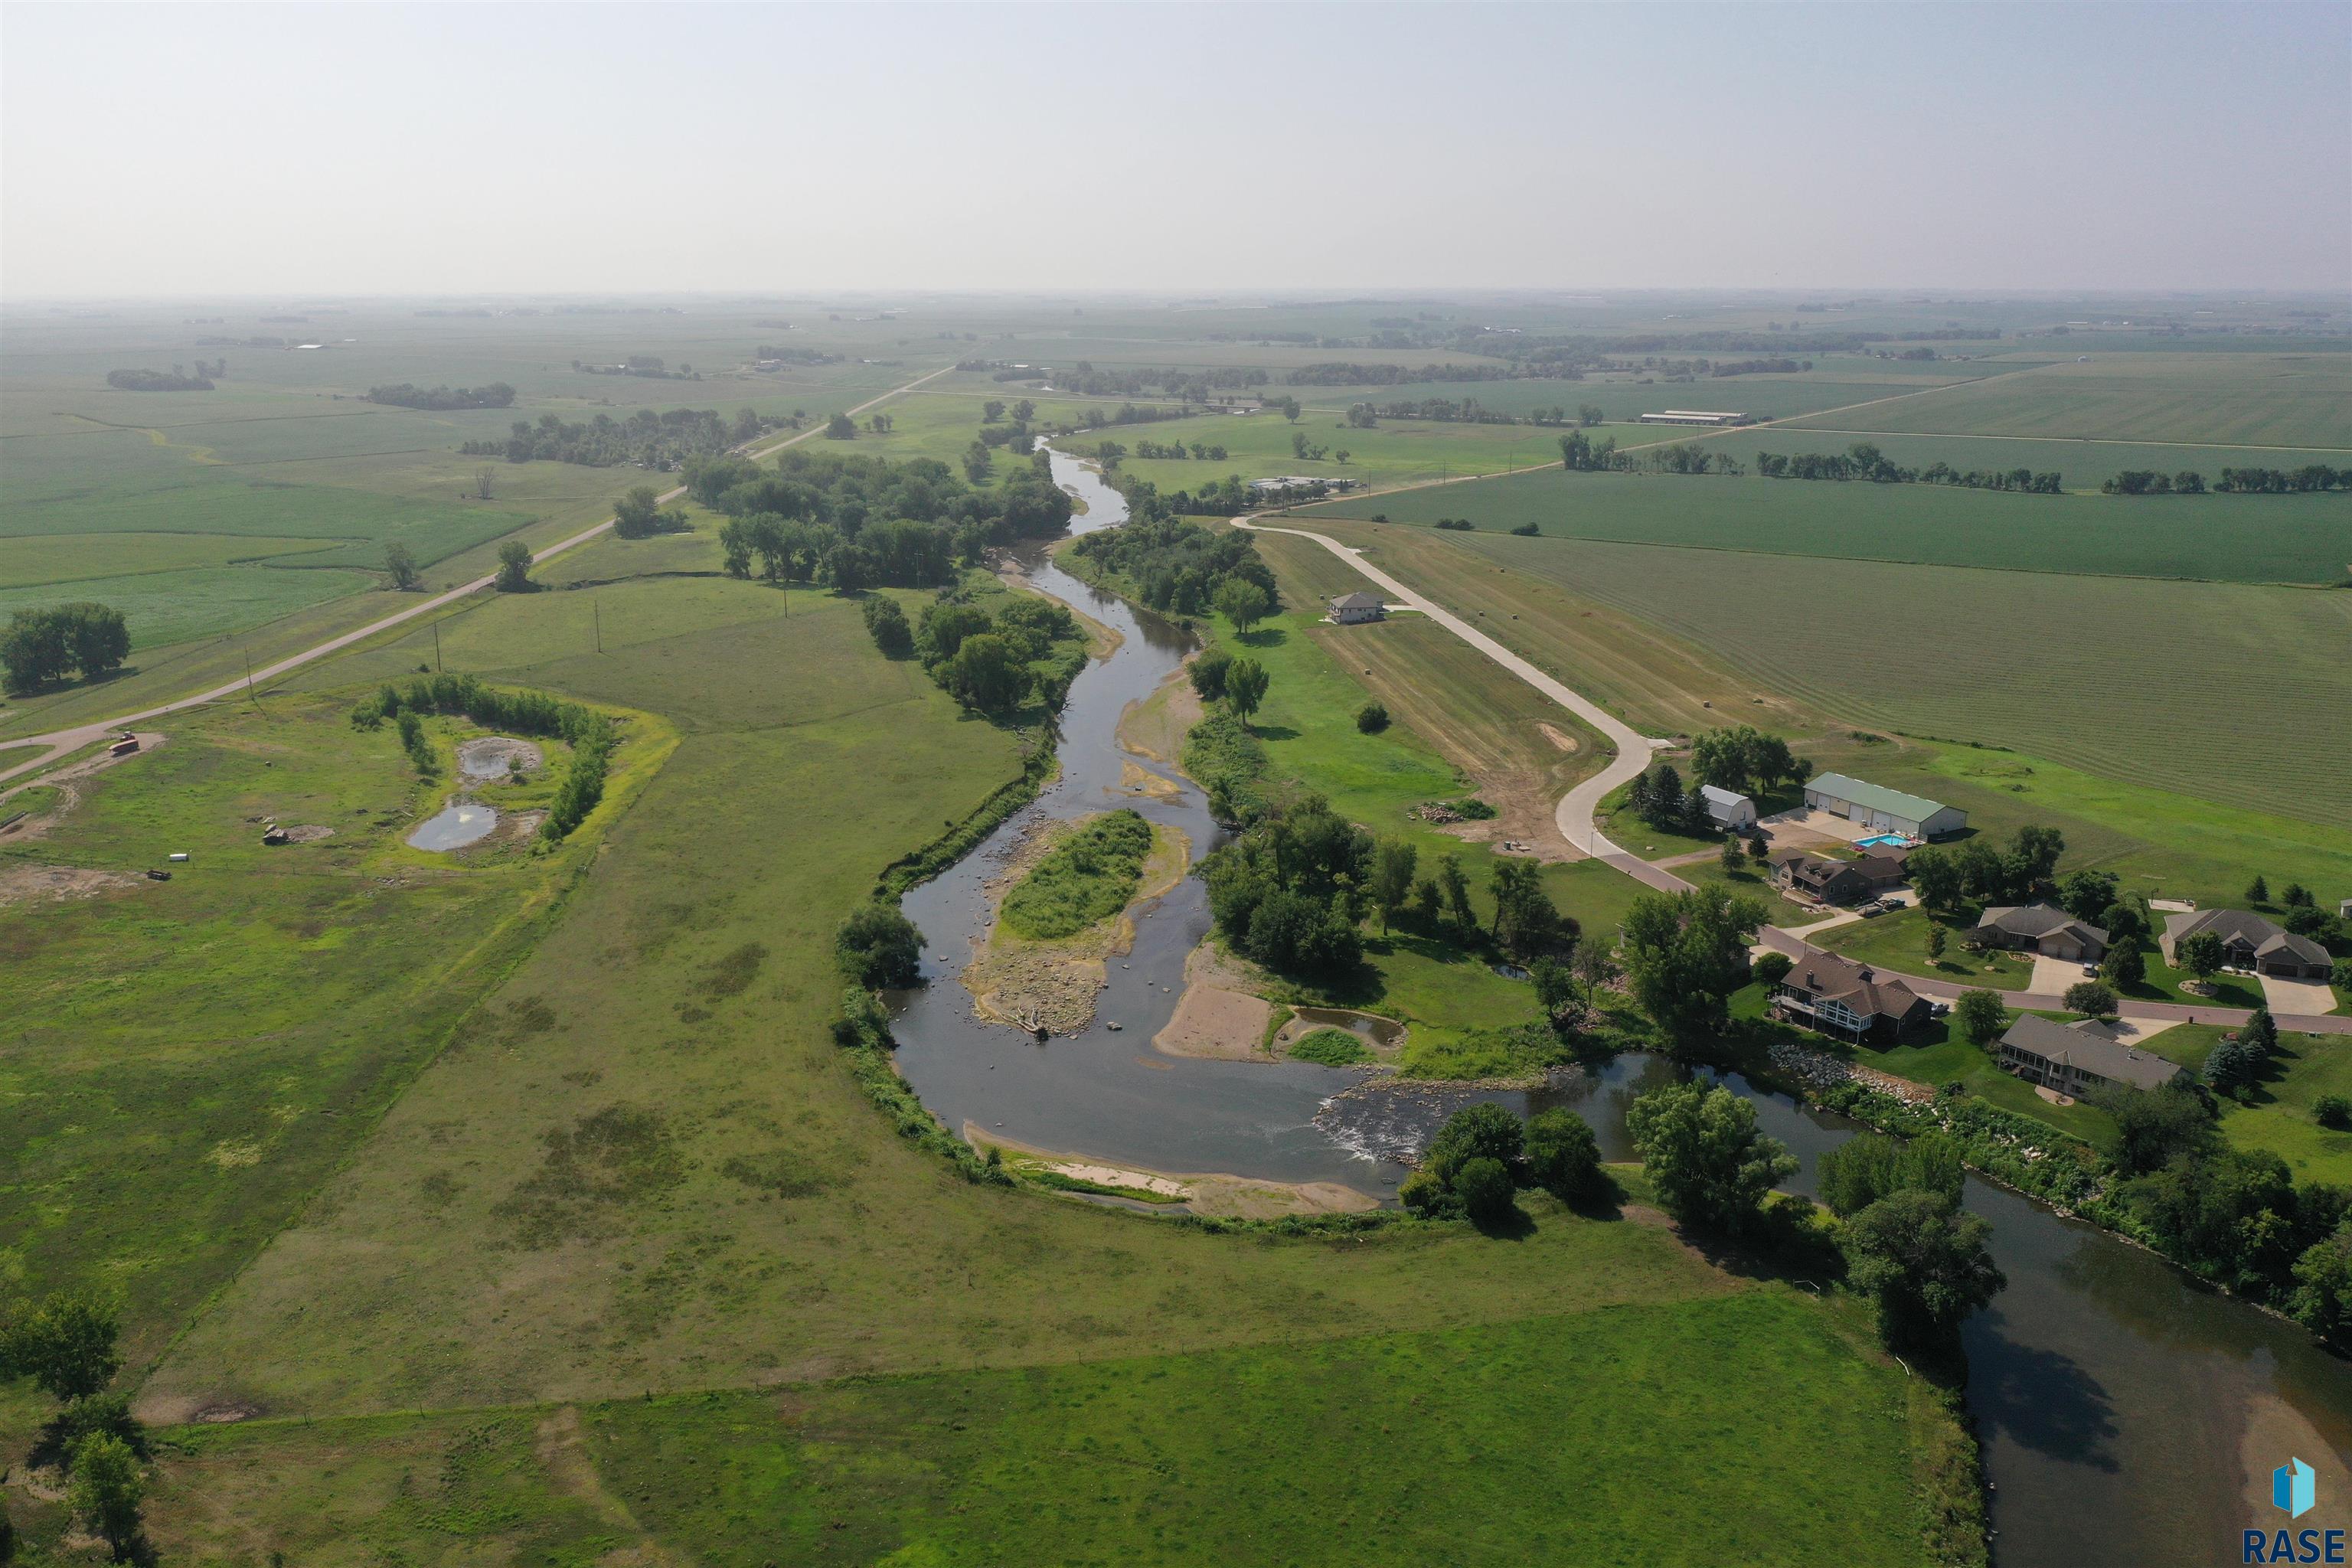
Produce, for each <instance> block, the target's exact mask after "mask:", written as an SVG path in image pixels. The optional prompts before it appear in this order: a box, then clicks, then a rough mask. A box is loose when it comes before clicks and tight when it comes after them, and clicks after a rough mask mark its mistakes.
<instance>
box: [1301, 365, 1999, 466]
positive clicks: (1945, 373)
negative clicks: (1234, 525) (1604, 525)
mask: <svg viewBox="0 0 2352 1568" xmlns="http://www.w3.org/2000/svg"><path fill="white" fill-rule="evenodd" d="M1381 357H1382V358H1385V357H1387V356H1385V355H1382V356H1381ZM1727 357H1729V356H1727ZM1804 357H1814V359H1815V366H1816V368H1814V369H1813V370H1811V371H1804V372H1800V373H1798V374H1793V375H1726V376H1708V377H1703V378H1701V379H1698V380H1696V381H1668V380H1665V379H1664V378H1663V377H1651V378H1649V379H1646V380H1645V379H1643V378H1641V377H1638V376H1603V375H1590V376H1587V377H1586V378H1585V379H1584V380H1582V381H1563V380H1549V379H1545V378H1540V377H1528V378H1517V379H1513V380H1509V381H1409V382H1402V383H1400V384H1396V385H1393V386H1276V387H1268V388H1267V389H1266V390H1267V391H1268V392H1272V393H1280V392H1288V393H1289V394H1290V395H1292V396H1294V397H1297V399H1298V401H1299V402H1301V403H1303V404H1306V405H1308V406H1309V407H1312V408H1315V409H1318V410H1321V409H1327V408H1328V409H1333V410H1337V411H1339V412H1342V413H1344V412H1345V411H1346V410H1347V408H1348V407H1349V405H1351V404H1356V403H1370V404H1373V405H1384V404H1389V403H1396V402H1403V401H1418V400H1420V399H1423V398H1431V397H1444V398H1450V399H1452V400H1453V401H1454V402H1456V403H1460V402H1465V401H1466V400H1468V399H1471V398H1475V399H1477V401H1478V402H1480V403H1482V404H1484V405H1486V406H1487V407H1488V408H1492V409H1495V410H1496V411H1497V412H1498V413H1503V414H1511V415H1525V414H1526V413H1527V412H1528V410H1529V409H1532V408H1554V407H1561V406H1565V407H1567V408H1570V409H1574V408H1576V407H1577V406H1579V405H1581V404H1586V403H1591V404H1596V405H1599V406H1600V408H1601V412H1602V414H1603V415H1605V416H1607V417H1608V419H1609V420H1610V421H1612V423H1632V422H1633V420H1634V419H1636V418H1637V417H1638V416H1641V415H1643V414H1657V413H1662V412H1664V410H1666V409H1669V408H1709V409H1716V408H1720V409H1731V410H1736V411H1738V412H1740V413H1746V414H1753V415H1755V416H1758V417H1759V418H1763V419H1795V418H1800V417H1802V416H1808V415H1813V414H1818V413H1821V412H1822V410H1825V409H1831V408H1846V407H1851V406H1853V405H1857V404H1871V405H1875V404H1877V403H1879V402H1881V401H1882V400H1884V399H1887V398H1894V397H1906V396H1908V395H1910V394H1913V393H1917V392H1925V391H1927V390H1929V389H1931V388H1938V387H1943V386H1949V385H1957V384H1959V383H1961V382H1963V381H1974V380H1978V379H1980V378H1982V377H1986V376H1992V375H2000V374H2008V373H2010V372H2011V371H2014V370H2018V369H2025V368H2031V367H2032V366H2033V365H2035V364H2038V363H2045V362H2043V361H2041V360H2029V361H2025V362H2023V363H2018V364H2011V363H2001V362H1999V361H1994V362H1990V363H1988V362H1977V363H1969V364H1965V365H1963V364H1955V363H1937V364H1934V365H1923V366H1920V367H1919V371H1918V373H1915V374H1902V373H1901V371H1900V370H1898V369H1897V368H1896V367H1895V366H1892V365H1887V364H1885V362H1881V361H1875V360H1860V359H1844V358H1840V357H1837V356H1804ZM1939 373H1940V374H1939ZM1938 395H1942V394H1941V393H1940V392H1939V393H1938ZM1636 428H1638V429H1641V430H1643V431H1649V430H1652V429H1654V428H1655V427H1654V426H1646V425H1644V426H1636ZM1661 433H1662V434H1665V435H1669V436H1671V435H1674V434H1675V433H1676V432H1675V430H1674V429H1672V428H1671V427H1669V428H1667V429H1665V430H1664V431H1663V432H1661ZM1621 444H1622V437H1621Z"/></svg>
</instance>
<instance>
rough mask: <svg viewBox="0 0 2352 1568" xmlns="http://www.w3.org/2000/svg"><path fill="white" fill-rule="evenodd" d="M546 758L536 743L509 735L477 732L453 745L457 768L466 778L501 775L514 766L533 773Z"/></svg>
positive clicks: (544, 762) (507, 773) (494, 777)
mask: <svg viewBox="0 0 2352 1568" xmlns="http://www.w3.org/2000/svg"><path fill="white" fill-rule="evenodd" d="M546 762H547V757H546V754H545V753H544V752H541V751H540V749H539V748H538V747H537V746H534V745H532V744H531V743H530V742H529V741H518V740H516V739H515V738H514V737H513V736H511V735H478V736H476V737H475V738H474V739H473V740H470V741H467V742H465V743H464V744H463V745H460V746H459V747H458V748H457V771H458V772H459V773H462V774H464V775H465V776H466V777H467V778H469V779H502V778H506V777H508V776H509V774H511V773H513V772H514V771H515V769H516V768H517V767H520V768H521V769H522V771H523V772H524V773H534V772H536V771H538V770H539V769H540V768H541V767H542V766H544V765H545V764H546Z"/></svg>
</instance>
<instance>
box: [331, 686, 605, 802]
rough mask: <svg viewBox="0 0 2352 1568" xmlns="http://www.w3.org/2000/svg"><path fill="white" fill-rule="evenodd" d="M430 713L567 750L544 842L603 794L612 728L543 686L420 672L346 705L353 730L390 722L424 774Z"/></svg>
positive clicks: (428, 763) (431, 763)
mask: <svg viewBox="0 0 2352 1568" xmlns="http://www.w3.org/2000/svg"><path fill="white" fill-rule="evenodd" d="M430 713H441V714H450V715H455V716H457V717H462V718H466V719H469V720H471V721H473V722H475V723H476V724H478V725H480V726H481V727H482V728H483V729H485V730H506V731H513V732H514V733H517V734H522V735H545V736H552V737H555V738H557V739H560V740H562V742H564V743H565V744H566V745H568V746H570V747H571V748H572V765H571V766H570V767H569V768H567V769H566V770H565V771H564V775H563V780H562V783H561V784H558V785H557V787H556V795H555V799H554V801H553V802H552V803H551V804H550V805H549V807H548V812H547V820H546V821H545V822H543V823H541V825H540V829H539V836H540V837H542V838H544V839H546V840H548V842H550V843H561V842H562V840H563V839H564V838H565V837H569V836H570V834H571V833H572V829H574V828H576V827H578V826H580V824H581V823H582V822H583V820H585V819H586V817H587V816H588V814H589V813H590V812H592V811H593V810H595V809H596V803H597V802H598V801H600V800H602V799H604V775H605V772H606V770H607V769H608V768H609V766H610V765H611V763H612V756H613V751H614V747H616V746H617V745H619V744H620V733H619V731H618V730H617V729H615V727H614V723H613V721H612V720H610V719H608V718H606V717H605V716H604V714H602V713H599V712H597V711H596V710H594V709H593V708H587V707H583V706H582V705H581V704H580V703H577V702H567V701H565V700H563V699H562V698H560V697H551V696H549V695H548V694H547V693H546V692H544V691H532V690H529V689H520V690H507V689H500V688H499V687H495V686H489V685H486V684H484V682H483V681H482V680H481V679H480V678H479V677H478V676H472V675H421V676H418V677H417V678H416V679H414V680H411V681H410V682H409V683H408V684H407V685H406V686H405V687H401V686H395V685H394V684H393V683H392V682H390V681H386V682H385V683H384V684H383V686H382V687H381V688H380V689H377V691H376V692H375V693H374V694H373V696H371V697H367V698H364V699H362V700H361V701H359V702H357V703H355V704H353V705H352V712H351V720H352V728H353V729H356V730H374V729H377V728H380V727H381V726H382V725H383V723H384V722H385V721H387V720H389V721H392V722H393V724H394V727H395V728H396V729H397V730H398V731H399V732H400V738H401V743H402V745H403V746H404V747H405V748H406V749H407V751H408V753H409V755H410V757H411V758H412V759H413V760H415V762H416V763H417V764H418V771H419V772H420V773H425V772H430V771H432V769H433V768H434V767H436V766H437V761H436V759H435V758H434V757H433V756H432V753H431V752H430V751H429V749H427V748H426V747H425V745H424V743H423V738H422V731H421V728H420V725H421V720H422V716H423V715H425V714H430Z"/></svg>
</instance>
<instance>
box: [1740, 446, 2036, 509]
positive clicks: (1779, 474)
mask: <svg viewBox="0 0 2352 1568" xmlns="http://www.w3.org/2000/svg"><path fill="white" fill-rule="evenodd" d="M1756 471H1757V473H1758V474H1759V475H1761V476H1762V477H1763V478H1765V479H1838V480H1847V479H1860V480H1864V481H1866V482H1868V483H1871V484H1876V485H1911V484H1921V485H1958V486H1959V487H1960V488H1961V489H1971V490H2021V491H2024V492H2026V493H2028V494H2031V495H2044V496H2054V495H2057V494H2058V493H2060V491H2061V490H2062V489H2064V485H2063V481H2062V480H2061V479H2060V477H2059V476H2058V475H2057V474H2054V473H2035V472H2034V471H2033V470H2032V469H2031V468H1969V469H1966V470H1962V469H1959V468H1953V467H1952V466H1951V465H1950V464H1948V463H1942V462H1937V463H1930V464H1928V465H1927V467H1926V468H1904V467H1903V466H1901V465H1900V464H1898V463H1894V462H1890V461H1889V460H1888V459H1887V458H1886V455H1885V453H1883V452H1881V451H1880V450H1879V449H1878V448H1877V447H1875V446H1874V445H1872V444H1871V443H1870V442H1868V441H1857V442H1855V443H1854V444H1853V447H1850V448H1848V449H1847V450H1845V451H1843V452H1797V453H1793V454H1789V455H1786V456H1783V455H1781V454H1779V453H1774V452H1759V453H1757V454H1756Z"/></svg>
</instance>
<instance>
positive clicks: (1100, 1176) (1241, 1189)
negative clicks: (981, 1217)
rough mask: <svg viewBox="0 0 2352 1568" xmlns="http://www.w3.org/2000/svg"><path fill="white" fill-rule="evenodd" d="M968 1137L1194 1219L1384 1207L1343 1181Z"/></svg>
mask: <svg viewBox="0 0 2352 1568" xmlns="http://www.w3.org/2000/svg"><path fill="white" fill-rule="evenodd" d="M963 1134H964V1142H968V1143H970V1144H971V1146H972V1147H973V1148H975V1149H986V1148H989V1147H991V1146H993V1147H995V1148H998V1149H1002V1150H1003V1151H1004V1152H1005V1153H1007V1154H1009V1155H1014V1156H1018V1159H1017V1160H1016V1161H1015V1163H1016V1165H1026V1166H1028V1167H1029V1168H1031V1169H1034V1170H1045V1171H1052V1172H1055V1173H1057V1174H1060V1175H1064V1176H1068V1177H1071V1178H1072V1179H1074V1180H1076V1181H1082V1182H1092V1183H1094V1184H1096V1185H1097V1186H1104V1187H1123V1188H1126V1189H1129V1190H1130V1191H1133V1192H1135V1193H1137V1194H1147V1193H1148V1194H1153V1195H1155V1196H1157V1197H1159V1198H1161V1199H1166V1198H1171V1197H1181V1198H1182V1199H1183V1200H1184V1201H1183V1206H1184V1207H1185V1208H1187V1209H1190V1210H1191V1211H1192V1213H1194V1214H1200V1215H1218V1216H1220V1217H1222V1218H1226V1219H1278V1218H1280V1217H1281V1216H1282V1215H1294V1214H1361V1213H1363V1212H1365V1211H1366V1210H1368V1209H1375V1208H1378V1207H1380V1200H1379V1199H1377V1198H1374V1197H1371V1196H1370V1195H1369V1194H1364V1193H1360V1192H1358V1191H1357V1190H1356V1189H1355V1188H1353V1187H1349V1186H1343V1185H1341V1184H1339V1183H1338V1182H1261V1181H1256V1180H1253V1179H1251V1178H1249V1177H1245V1176H1232V1175H1226V1174H1223V1173H1180V1172H1174V1171H1154V1170H1150V1169H1147V1168H1146V1167H1144V1166H1140V1165H1123V1164H1119V1163H1116V1162H1113V1161H1109V1160H1096V1159H1090V1158H1088V1157H1087V1156H1085V1155H1082V1154H1063V1153H1056V1152H1054V1151H1052V1150H1048V1149H1039V1148H1035V1147H1034V1146H1032V1145H1029V1144H1026V1143H1019V1142H1014V1141H1013V1140H1012V1139H1009V1138H1000V1137H998V1136H996V1135H995V1134H993V1133H984V1132H982V1131H981V1130H980V1129H979V1128H978V1127H976V1126H974V1125H973V1124H972V1123H971V1122H966V1123H965V1124H964V1130H963ZM1168 1206H1169V1207H1171V1208H1173V1207H1175V1206H1176V1205H1172V1204H1171V1205H1168Z"/></svg>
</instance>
